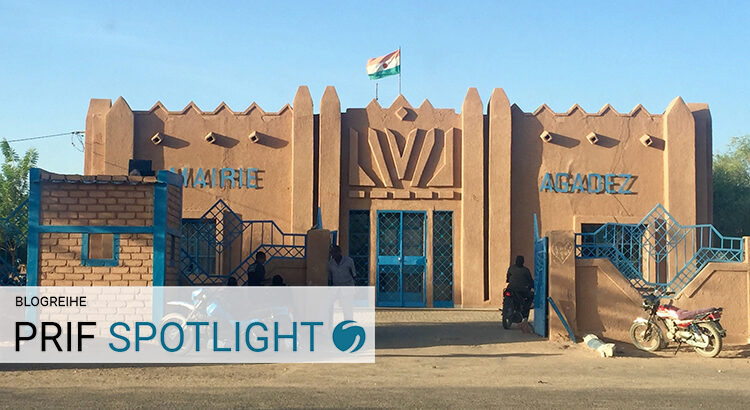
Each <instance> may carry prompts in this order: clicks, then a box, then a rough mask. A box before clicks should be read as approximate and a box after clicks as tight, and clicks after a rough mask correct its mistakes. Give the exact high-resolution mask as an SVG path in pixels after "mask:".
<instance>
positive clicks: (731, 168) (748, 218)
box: [713, 135, 750, 236]
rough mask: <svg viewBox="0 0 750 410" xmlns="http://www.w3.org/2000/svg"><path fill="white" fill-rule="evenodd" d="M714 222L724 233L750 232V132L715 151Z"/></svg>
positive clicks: (743, 233) (737, 234)
mask: <svg viewBox="0 0 750 410" xmlns="http://www.w3.org/2000/svg"><path fill="white" fill-rule="evenodd" d="M713 183H714V226H715V227H716V229H718V230H719V232H721V233H722V234H724V235H730V236H742V235H750V135H743V136H741V137H734V138H732V140H731V142H730V143H729V149H728V150H727V152H726V153H723V154H716V155H714V161H713Z"/></svg>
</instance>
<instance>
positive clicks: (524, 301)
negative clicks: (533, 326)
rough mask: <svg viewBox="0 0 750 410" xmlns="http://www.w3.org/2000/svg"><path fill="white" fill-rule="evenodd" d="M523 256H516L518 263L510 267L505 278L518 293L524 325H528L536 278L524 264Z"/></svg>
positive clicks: (509, 286)
mask: <svg viewBox="0 0 750 410" xmlns="http://www.w3.org/2000/svg"><path fill="white" fill-rule="evenodd" d="M523 262H524V259H523V256H521V255H518V256H516V263H515V264H514V265H512V266H511V267H509V268H508V274H507V275H506V277H505V280H506V281H507V282H508V288H510V290H511V291H512V292H513V293H514V294H515V295H516V297H517V298H518V299H519V302H520V303H521V306H520V308H521V312H522V313H521V314H522V315H523V322H522V323H521V325H522V326H524V325H525V326H528V324H527V323H526V321H527V320H528V319H529V310H531V304H530V303H529V302H530V301H531V291H532V289H534V279H533V278H532V277H531V272H530V271H529V268H527V267H525V266H523Z"/></svg>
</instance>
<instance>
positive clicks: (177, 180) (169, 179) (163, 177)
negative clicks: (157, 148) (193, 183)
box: [156, 170, 183, 187]
mask: <svg viewBox="0 0 750 410" xmlns="http://www.w3.org/2000/svg"><path fill="white" fill-rule="evenodd" d="M156 180H157V181H159V182H164V183H166V184H168V185H172V186H178V187H182V184H183V177H182V175H180V174H178V173H176V172H171V171H167V170H161V171H159V172H157V173H156Z"/></svg>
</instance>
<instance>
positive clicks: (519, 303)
mask: <svg viewBox="0 0 750 410" xmlns="http://www.w3.org/2000/svg"><path fill="white" fill-rule="evenodd" d="M533 302H534V291H533V290H531V292H530V293H529V297H528V298H524V297H523V296H522V295H519V294H518V293H517V292H515V291H513V290H512V289H510V288H505V290H504V291H503V328H504V329H510V326H511V325H512V324H513V323H521V322H522V321H523V319H524V315H525V314H526V313H527V312H528V311H529V309H530V308H531V305H532V303H533Z"/></svg>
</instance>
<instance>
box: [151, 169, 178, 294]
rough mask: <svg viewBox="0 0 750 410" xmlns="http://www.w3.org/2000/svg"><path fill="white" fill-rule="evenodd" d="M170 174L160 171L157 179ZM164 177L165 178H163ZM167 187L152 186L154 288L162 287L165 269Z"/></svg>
mask: <svg viewBox="0 0 750 410" xmlns="http://www.w3.org/2000/svg"><path fill="white" fill-rule="evenodd" d="M167 174H171V172H167V171H163V172H162V171H160V172H159V177H161V178H168V177H169V175H167ZM165 175H166V176H165ZM174 175H176V174H174ZM180 184H182V180H180ZM167 199H168V193H167V185H162V184H156V185H154V238H153V239H154V248H153V250H154V255H153V259H152V260H153V261H154V277H153V284H154V286H164V279H165V276H166V268H167V261H166V256H167Z"/></svg>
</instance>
